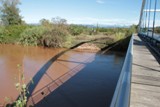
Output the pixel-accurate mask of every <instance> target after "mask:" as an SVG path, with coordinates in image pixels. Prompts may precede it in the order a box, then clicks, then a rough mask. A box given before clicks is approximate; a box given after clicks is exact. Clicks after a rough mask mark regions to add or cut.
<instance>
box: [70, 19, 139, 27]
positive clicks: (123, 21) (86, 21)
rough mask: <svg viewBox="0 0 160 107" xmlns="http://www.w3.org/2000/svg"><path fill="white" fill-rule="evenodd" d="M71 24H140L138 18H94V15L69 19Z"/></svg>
mask: <svg viewBox="0 0 160 107" xmlns="http://www.w3.org/2000/svg"><path fill="white" fill-rule="evenodd" d="M67 20H68V23H69V24H97V23H98V24H102V25H119V26H129V25H132V24H138V19H137V20H128V19H107V18H92V17H81V18H73V19H67Z"/></svg>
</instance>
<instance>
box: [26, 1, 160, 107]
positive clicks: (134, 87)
mask: <svg viewBox="0 0 160 107" xmlns="http://www.w3.org/2000/svg"><path fill="white" fill-rule="evenodd" d="M153 4H154V5H153ZM159 5H160V3H159V2H158V0H143V3H142V9H141V14H140V21H139V28H138V30H139V32H138V34H133V35H132V36H131V38H130V42H129V46H128V50H127V53H126V57H125V60H124V63H123V67H122V70H121V72H120V76H119V78H118V80H117V81H116V82H112V81H109V82H111V83H110V84H113V85H115V86H116V88H114V87H113V86H108V85H107V84H109V82H108V81H107V79H106V76H104V75H105V69H101V67H102V66H106V63H107V62H106V61H104V60H102V62H101V64H99V65H98V64H97V63H100V62H99V61H97V60H95V59H94V58H93V56H92V55H84V56H83V55H79V56H76V57H74V56H73V57H74V58H73V59H75V60H74V61H73V60H72V61H64V60H61V58H60V57H62V56H61V55H62V54H63V55H64V54H65V55H66V56H67V54H66V52H68V51H69V50H66V51H64V52H62V53H60V54H58V55H56V56H55V57H54V58H52V59H51V60H50V61H49V62H48V63H47V64H46V65H45V66H44V67H42V69H41V70H40V71H39V75H36V77H34V78H33V81H34V82H35V84H33V85H30V86H29V89H30V91H31V92H33V93H30V94H28V98H29V99H28V104H30V105H34V106H37V107H54V106H55V107H129V106H130V107H159V106H160V65H159V63H158V62H159V61H160V34H159V33H158V32H156V31H155V29H156V27H158V26H157V24H156V13H159V12H160V11H159V9H157V7H158V6H159ZM151 17H152V18H153V19H152V18H151ZM158 21H159V20H158ZM71 49H72V48H71ZM77 57H81V59H77ZM102 59H103V58H102ZM54 61H56V64H57V65H58V64H63V65H65V63H67V62H74V63H75V65H72V66H73V67H71V68H65V69H67V70H69V72H66V73H64V74H63V75H62V76H61V77H59V78H58V79H53V77H54V75H53V74H52V73H46V72H43V71H46V70H47V69H48V68H49V66H50V65H51V64H52V63H53V62H54ZM61 61H62V62H63V63H61ZM92 61H94V62H93V63H92V64H90V65H88V67H86V69H83V68H84V65H85V64H87V63H89V62H92ZM57 69H58V68H57ZM59 69H60V68H59ZM110 69H117V68H112V66H111V68H110ZM118 69H120V68H118ZM90 70H92V72H91V71H90ZM98 71H101V72H98ZM88 72H89V73H88ZM97 72H98V73H97ZM90 73H92V75H90ZM115 73H116V72H115ZM44 74H45V75H46V77H44V78H50V80H47V82H49V84H47V85H45V87H42V86H39V87H40V90H35V85H37V83H38V82H39V81H40V79H41V78H39V77H41V76H42V75H44ZM112 76H114V75H112ZM37 78H39V79H37ZM55 78H56V77H55ZM107 78H110V76H107ZM110 79H111V78H110ZM111 80H112V79H111ZM43 83H44V81H42V84H43ZM44 84H45V83H44ZM79 85H80V86H79ZM97 87H99V88H101V89H102V90H99V88H97ZM108 87H109V89H110V90H113V92H107V91H105V89H106V88H108ZM86 90H87V91H86ZM109 95H111V97H107V96H109ZM35 96H36V97H35ZM37 96H38V97H37ZM107 98H108V99H109V100H107Z"/></svg>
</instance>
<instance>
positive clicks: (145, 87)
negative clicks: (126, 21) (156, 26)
mask: <svg viewBox="0 0 160 107" xmlns="http://www.w3.org/2000/svg"><path fill="white" fill-rule="evenodd" d="M159 106H160V65H159V64H158V62H157V61H156V60H155V58H154V57H153V56H152V54H151V52H150V51H149V50H148V49H147V47H146V46H145V43H144V42H143V41H141V39H140V38H139V37H138V36H135V37H134V46H133V68H132V83H131V102H130V107H159Z"/></svg>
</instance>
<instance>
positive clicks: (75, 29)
mask: <svg viewBox="0 0 160 107" xmlns="http://www.w3.org/2000/svg"><path fill="white" fill-rule="evenodd" d="M83 31H84V27H83V26H80V25H70V27H69V32H70V33H71V35H74V36H75V35H80V34H81V33H82V32H83Z"/></svg>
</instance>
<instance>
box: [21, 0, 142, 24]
mask: <svg viewBox="0 0 160 107" xmlns="http://www.w3.org/2000/svg"><path fill="white" fill-rule="evenodd" d="M141 5H142V0H21V5H19V8H20V11H21V12H20V14H21V16H22V17H23V20H25V21H26V22H27V23H39V20H41V19H43V18H45V19H49V20H51V19H52V18H55V17H57V16H59V17H61V18H64V19H66V20H67V23H69V24H92V25H96V24H97V23H98V24H102V25H120V26H128V25H132V24H138V22H139V17H140V9H141Z"/></svg>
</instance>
